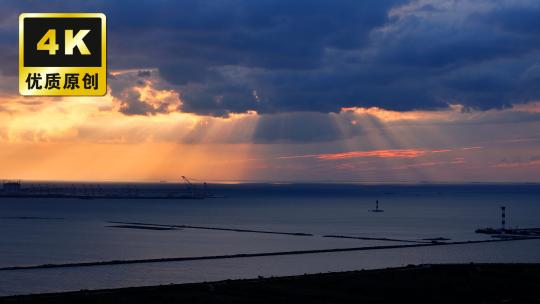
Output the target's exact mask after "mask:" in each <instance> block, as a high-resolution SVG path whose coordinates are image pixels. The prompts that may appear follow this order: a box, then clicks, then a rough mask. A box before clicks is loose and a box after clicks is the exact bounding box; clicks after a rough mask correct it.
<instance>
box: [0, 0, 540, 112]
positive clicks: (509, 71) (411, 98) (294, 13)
mask: <svg viewBox="0 0 540 304" xmlns="http://www.w3.org/2000/svg"><path fill="white" fill-rule="evenodd" d="M4 8H5V9H4ZM37 11H42V12H45V11H66V12H69V11H72V12H73V11H102V12H104V13H106V14H107V16H108V29H109V31H108V33H109V65H110V68H111V69H131V68H158V69H159V71H160V75H161V76H162V77H163V78H164V79H165V80H166V81H168V82H169V83H171V85H173V86H174V88H175V89H176V90H178V91H179V92H180V94H181V97H182V102H183V105H182V110H183V111H186V112H193V113H197V114H208V115H216V116H226V115H228V114H229V113H235V112H245V111H248V110H256V111H258V112H259V113H279V112H298V111H312V112H336V111H339V110H340V109H341V108H342V107H352V106H364V107H370V106H378V107H383V108H387V109H393V110H400V111H403V110H411V109H436V108H444V107H446V106H447V105H448V104H449V103H458V104H463V105H464V106H466V107H470V108H477V109H491V108H501V107H505V106H509V105H511V104H515V103H524V102H528V101H531V100H538V99H540V89H539V88H540V85H538V84H539V83H538V81H539V80H540V78H539V75H540V73H539V72H538V68H537V67H538V64H539V62H540V39H538V33H539V31H540V25H539V22H540V21H539V20H540V4H538V2H535V1H482V0H470V1H426V0H424V1H418V2H417V1H405V0H403V1H399V0H385V1H381V0H376V1H375V0H374V1H356V0H350V1H346V0H342V1H331V0H328V1H322V0H310V1H307V0H306V1H304V0H296V1H291V0H287V1H285V0H275V1H270V0H260V1H250V0H229V1H217V0H216V1H194V0H189V1H187V0H185V1H92V2H75V1H70V2H65V1H62V2H61V1H47V2H45V1H39V2H35V1H32V2H30V1H6V2H5V3H3V10H2V13H1V15H0V16H1V17H3V20H8V21H4V22H3V23H2V27H0V50H2V52H3V53H4V54H6V55H5V56H3V57H4V58H2V59H1V60H2V61H1V63H0V64H1V66H0V68H1V70H2V72H4V73H13V72H14V71H16V60H14V58H15V55H14V54H16V43H17V42H16V35H14V34H13V32H14V31H15V32H16V27H17V26H16V20H17V18H16V16H17V15H18V14H19V13H21V12H37ZM9 20H11V22H10V21H9ZM6 22H7V23H6ZM12 23H13V24H12ZM10 24H11V26H10ZM131 97H132V98H131V99H130V100H132V101H134V100H135V101H136V100H138V99H137V98H138V97H137V96H131ZM130 104H134V105H136V103H133V102H131V103H130ZM144 111H145V109H144V108H140V107H139V108H137V107H135V108H134V113H140V112H141V113H142V112H144Z"/></svg>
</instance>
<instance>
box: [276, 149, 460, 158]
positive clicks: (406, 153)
mask: <svg viewBox="0 0 540 304" xmlns="http://www.w3.org/2000/svg"><path fill="white" fill-rule="evenodd" d="M450 151H452V150H448V149H443V150H423V149H393V150H392V149H388V150H371V151H351V152H343V153H328V154H308V155H298V156H282V157H279V159H294V158H317V159H324V160H337V159H349V158H364V157H373V158H416V157H420V156H424V155H426V154H431V153H446V152H450Z"/></svg>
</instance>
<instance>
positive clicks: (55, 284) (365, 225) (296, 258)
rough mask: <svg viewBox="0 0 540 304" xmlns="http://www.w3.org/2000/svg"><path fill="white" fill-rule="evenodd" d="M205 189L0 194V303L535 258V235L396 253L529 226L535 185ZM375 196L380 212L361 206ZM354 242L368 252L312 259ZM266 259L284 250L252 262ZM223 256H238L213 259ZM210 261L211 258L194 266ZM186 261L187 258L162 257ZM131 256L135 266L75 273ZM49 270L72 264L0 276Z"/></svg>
mask: <svg viewBox="0 0 540 304" xmlns="http://www.w3.org/2000/svg"><path fill="white" fill-rule="evenodd" d="M138 186H139V187H142V188H144V187H165V188H166V187H170V188H171V189H174V188H175V187H181V186H182V185H180V184H168V183H160V184H148V183H147V184H138ZM104 187H119V188H122V187H126V185H125V184H112V183H109V184H106V185H104ZM127 187H129V185H128V186H127ZM208 189H209V191H211V193H212V194H213V195H214V196H215V197H213V198H206V199H178V198H174V199H120V198H115V199H80V198H0V268H3V270H0V296H9V295H20V294H35V293H50V292H61V291H75V290H90V289H106V288H120V287H133V286H147V285H164V284H175V283H188V282H206V281H219V280H227V279H241V278H257V277H272V276H289V275H300V274H305V273H326V272H336V271H351V270H361V269H378V268H387V267H401V266H406V265H410V264H434V263H540V240H539V239H527V240H518V241H504V242H486V243H472V242H471V243H465V244H463V243H462V244H451V245H444V246H425V247H403V246H402V245H407V244H425V243H429V242H434V241H440V242H462V241H476V240H490V239H494V238H493V237H492V236H490V235H486V234H478V233H475V230H476V229H478V228H484V227H493V228H499V227H501V225H502V223H501V208H500V207H501V206H505V207H506V226H507V227H519V228H538V227H540V185H538V184H436V185H434V184H344V183H328V184H317V183H305V184H299V183H292V184H289V183H274V184H272V183H231V184H210V185H208ZM377 200H378V201H379V208H380V209H381V210H384V212H371V211H370V210H373V209H375V202H376V201H377ZM119 222H122V223H138V224H119ZM158 225H161V226H158ZM141 226H144V227H161V228H168V227H173V228H175V229H141ZM144 227H143V228H144ZM216 228H217V229H216ZM261 232H279V233H261ZM280 233H285V234H280ZM329 235H333V236H346V237H352V238H336V237H328V236H329ZM393 245H395V247H394V246H393ZM361 247H368V250H351V251H338V252H310V251H312V250H323V249H340V248H361ZM377 247H382V248H377ZM298 251H301V252H302V254H287V253H288V252H298ZM273 252H281V253H282V254H280V255H264V256H249V254H259V253H273ZM242 254H247V255H248V256H241V255H242ZM230 255H236V256H235V257H234V258H220V257H227V256H230ZM238 255H240V256H238ZM209 256H212V257H217V258H211V259H196V258H197V257H209ZM185 257H194V258H195V259H192V260H178V261H160V260H159V259H164V258H185ZM148 259H157V261H154V262H145V261H144V260H148ZM130 260H143V261H141V262H140V263H134V264H112V263H111V264H107V265H92V266H77V263H86V262H89V263H93V262H103V261H130ZM47 264H71V267H53V268H46V267H42V268H39V267H35V268H29V269H17V270H5V268H8V267H15V266H39V265H47Z"/></svg>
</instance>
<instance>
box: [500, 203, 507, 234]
mask: <svg viewBox="0 0 540 304" xmlns="http://www.w3.org/2000/svg"><path fill="white" fill-rule="evenodd" d="M505 230H506V207H505V206H502V207H501V232H502V233H504V231H505Z"/></svg>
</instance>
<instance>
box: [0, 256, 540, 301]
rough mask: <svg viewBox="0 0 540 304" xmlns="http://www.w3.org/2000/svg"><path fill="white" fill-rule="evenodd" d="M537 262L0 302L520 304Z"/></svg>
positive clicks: (530, 289) (538, 270) (539, 273)
mask: <svg viewBox="0 0 540 304" xmlns="http://www.w3.org/2000/svg"><path fill="white" fill-rule="evenodd" d="M539 287H540V263H535V264H473V263H471V264H433V265H432V264H427V265H417V266H406V267H399V268H386V269H377V270H358V271H347V272H332V273H319V274H305V275H298V276H285V277H271V278H262V277H259V278H258V279H240V280H225V281H217V282H202V283H187V284H171V285H159V286H145V287H128V288H118V289H101V290H81V291H74V292H59V293H45V294H31V295H17V296H8V297H0V303H78V302H84V303H98V302H99V303H171V302H187V303H253V302H259V303H276V302H278V303H291V302H301V301H304V302H310V303H328V302H332V303H342V302H353V301H363V302H365V303H386V302H394V303H397V302H403V301H406V300H407V301H415V302H431V303H458V302H459V303H462V302H475V303H481V302H483V303H499V302H505V303H520V302H531V301H532V302H538V301H539V300H540V288H539Z"/></svg>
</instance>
